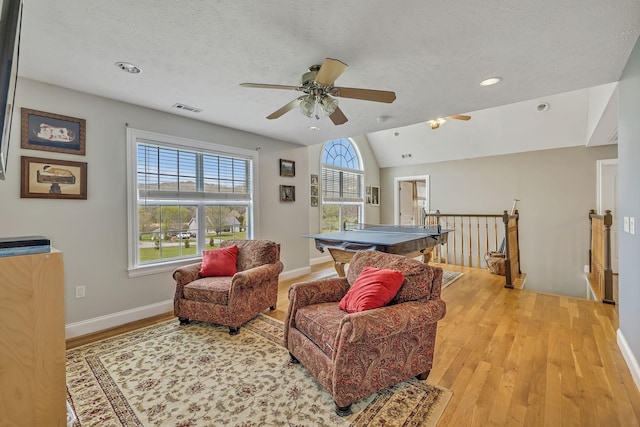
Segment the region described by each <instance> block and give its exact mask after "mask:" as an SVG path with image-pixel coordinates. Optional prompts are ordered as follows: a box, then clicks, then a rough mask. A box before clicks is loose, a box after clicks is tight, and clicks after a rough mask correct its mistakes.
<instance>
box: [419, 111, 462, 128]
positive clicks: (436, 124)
mask: <svg viewBox="0 0 640 427" xmlns="http://www.w3.org/2000/svg"><path fill="white" fill-rule="evenodd" d="M446 119H456V120H465V121H466V120H471V116H465V115H464V114H454V115H452V116H447V117H446ZM446 119H445V118H443V117H438V118H435V119H433V120H427V124H428V125H429V126H431V129H432V130H435V129H438V128H439V127H440V126H441V125H443V124H445V123H446V122H447V120H446Z"/></svg>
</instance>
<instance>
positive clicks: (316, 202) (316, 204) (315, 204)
mask: <svg viewBox="0 0 640 427" xmlns="http://www.w3.org/2000/svg"><path fill="white" fill-rule="evenodd" d="M311 206H318V198H317V197H314V196H311Z"/></svg>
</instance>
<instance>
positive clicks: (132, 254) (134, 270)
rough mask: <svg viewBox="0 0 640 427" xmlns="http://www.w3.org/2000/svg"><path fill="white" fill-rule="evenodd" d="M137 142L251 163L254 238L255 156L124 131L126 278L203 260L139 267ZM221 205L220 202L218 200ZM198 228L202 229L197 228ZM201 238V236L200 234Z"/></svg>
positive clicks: (250, 211)
mask: <svg viewBox="0 0 640 427" xmlns="http://www.w3.org/2000/svg"><path fill="white" fill-rule="evenodd" d="M139 142H147V143H152V144H156V145H161V146H166V147H168V148H177V149H184V150H191V151H199V152H202V153H206V154H212V155H219V156H230V157H241V158H245V159H247V160H250V161H251V165H252V167H251V171H250V173H251V176H252V179H251V183H252V188H251V189H250V195H251V197H250V199H251V200H250V201H249V206H248V209H247V220H248V221H250V222H251V224H252V226H251V227H250V230H251V233H252V234H251V235H247V238H248V239H249V238H253V236H255V235H256V234H257V232H258V231H257V226H258V222H257V221H256V220H255V215H254V210H255V209H256V197H255V195H256V194H258V185H257V182H256V179H255V177H256V176H258V170H257V168H258V152H257V151H251V150H247V149H243V148H237V147H230V146H227V145H219V144H215V143H211V142H205V141H198V140H194V139H189V138H181V137H177V136H173V135H165V134H161V133H157V132H149V131H145V130H140V129H134V128H130V127H127V226H128V228H127V229H128V239H127V241H128V269H127V272H128V275H129V277H137V276H143V275H147V274H156V273H162V272H167V271H172V270H173V269H174V268H176V267H177V266H180V265H185V264H188V263H192V262H197V261H199V260H200V259H201V258H202V257H201V255H199V254H198V252H199V251H196V255H195V256H194V257H190V258H180V259H175V260H163V261H159V262H157V263H152V264H139V263H138V208H139V191H138V188H137V187H138V182H137V170H138V161H137V160H138V150H137V146H138V143H139ZM221 201H223V200H221ZM199 226H201V227H203V226H202V225H200V224H199ZM199 234H200V233H199Z"/></svg>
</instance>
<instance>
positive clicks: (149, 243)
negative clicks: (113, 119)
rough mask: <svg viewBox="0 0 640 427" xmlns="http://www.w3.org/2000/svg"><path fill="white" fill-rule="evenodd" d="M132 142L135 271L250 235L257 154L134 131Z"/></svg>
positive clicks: (152, 270) (158, 266) (132, 255)
mask: <svg viewBox="0 0 640 427" xmlns="http://www.w3.org/2000/svg"><path fill="white" fill-rule="evenodd" d="M127 144H128V169H129V176H128V182H129V234H130V236H129V238H130V243H129V270H130V275H132V276H135V275H137V274H143V273H144V272H147V271H148V272H150V273H155V272H159V271H166V270H169V269H171V268H174V267H175V262H176V261H180V262H182V261H185V260H188V259H196V258H199V257H200V255H201V254H202V251H203V250H207V249H213V248H217V247H219V246H220V242H221V241H223V240H226V239H250V238H252V237H253V234H254V230H253V202H252V201H253V191H254V188H253V179H252V177H253V164H254V156H255V155H256V154H255V153H254V152H251V151H248V150H241V149H236V148H232V147H223V146H217V145H213V144H210V143H204V142H200V141H193V140H186V139H182V138H176V137H171V136H167V135H160V134H155V133H151V132H145V131H140V130H135V129H128V130H127ZM136 271H138V272H139V273H136Z"/></svg>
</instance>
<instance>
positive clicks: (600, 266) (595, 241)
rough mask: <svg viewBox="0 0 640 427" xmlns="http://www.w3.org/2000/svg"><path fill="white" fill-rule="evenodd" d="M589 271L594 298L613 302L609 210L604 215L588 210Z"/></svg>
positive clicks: (611, 219)
mask: <svg viewBox="0 0 640 427" xmlns="http://www.w3.org/2000/svg"><path fill="white" fill-rule="evenodd" d="M589 221H590V240H589V273H588V279H589V284H590V286H591V291H592V292H593V295H594V296H595V298H596V299H597V300H599V301H602V302H603V303H605V304H615V300H614V298H613V270H612V269H611V225H612V224H613V215H611V211H610V210H606V211H604V215H598V214H596V211H595V210H593V209H591V210H590V211H589Z"/></svg>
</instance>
